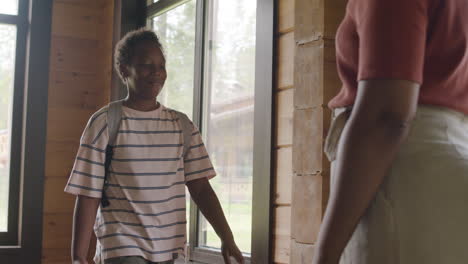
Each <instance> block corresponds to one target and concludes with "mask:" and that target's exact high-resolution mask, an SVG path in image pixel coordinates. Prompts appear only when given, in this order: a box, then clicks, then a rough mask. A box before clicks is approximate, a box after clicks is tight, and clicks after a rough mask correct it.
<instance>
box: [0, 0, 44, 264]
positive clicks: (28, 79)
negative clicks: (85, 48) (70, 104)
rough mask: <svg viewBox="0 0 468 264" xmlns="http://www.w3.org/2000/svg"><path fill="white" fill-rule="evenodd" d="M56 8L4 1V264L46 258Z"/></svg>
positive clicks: (0, 91)
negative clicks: (46, 177) (47, 137)
mask: <svg viewBox="0 0 468 264" xmlns="http://www.w3.org/2000/svg"><path fill="white" fill-rule="evenodd" d="M33 2H34V3H33ZM51 9H52V1H51V0H44V1H40V3H38V1H28V0H2V4H1V5H0V95H1V96H0V262H2V263H3V262H5V263H37V262H39V261H40V256H41V255H40V253H41V252H40V250H41V246H40V245H41V241H42V238H41V229H40V228H39V229H38V227H41V226H42V199H43V193H42V192H43V179H44V160H45V159H44V156H45V135H46V119H47V89H48V74H49V67H48V65H49V63H48V62H49V48H50V25H51ZM25 234H27V236H26V235H25ZM26 252H27V254H26Z"/></svg>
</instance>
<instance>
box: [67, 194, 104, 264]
mask: <svg viewBox="0 0 468 264" xmlns="http://www.w3.org/2000/svg"><path fill="white" fill-rule="evenodd" d="M100 202H101V199H97V198H90V197H86V196H81V195H78V196H77V197H76V202H75V211H74V214H73V237H72V252H71V255H72V261H73V263H74V264H87V263H88V262H87V256H88V249H89V243H90V241H91V236H92V232H93V226H94V222H95V220H96V213H97V209H98V208H99V203H100Z"/></svg>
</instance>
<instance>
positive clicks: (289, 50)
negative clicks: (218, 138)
mask: <svg viewBox="0 0 468 264" xmlns="http://www.w3.org/2000/svg"><path fill="white" fill-rule="evenodd" d="M277 2H278V21H277V23H278V26H277V29H278V32H277V34H276V40H277V52H276V53H277V54H276V56H277V81H276V87H275V92H276V105H275V106H276V107H275V108H276V131H275V133H276V144H275V150H274V151H275V157H276V170H275V171H276V173H275V184H276V187H275V189H276V191H275V194H276V195H275V200H274V208H275V210H274V214H275V216H274V217H275V221H274V223H275V228H274V247H273V250H274V262H275V263H291V264H302V263H311V261H312V256H313V247H314V243H315V241H316V237H317V234H318V230H319V227H320V223H321V220H322V216H323V212H324V210H325V206H326V201H327V199H328V193H329V179H330V164H329V163H328V161H327V160H326V158H325V156H324V155H323V154H322V153H323V141H324V139H325V136H326V134H327V131H328V127H329V124H330V115H331V112H330V111H329V110H328V108H327V106H326V104H327V102H328V101H329V100H330V99H331V98H332V96H334V95H335V94H336V93H337V91H338V89H339V88H340V85H341V84H340V80H339V78H338V75H337V72H336V62H335V42H334V38H335V33H336V29H337V27H338V25H339V23H340V22H341V19H342V18H343V15H344V10H345V5H346V1H345V0H278V1H277Z"/></svg>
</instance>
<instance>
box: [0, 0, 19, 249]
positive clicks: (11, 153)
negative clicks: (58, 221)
mask: <svg viewBox="0 0 468 264" xmlns="http://www.w3.org/2000/svg"><path fill="white" fill-rule="evenodd" d="M18 7H19V6H18V1H17V0H16V1H15V0H7V1H6V2H4V3H2V5H1V6H0V14H1V15H0V18H1V20H0V21H1V22H0V95H1V96H0V236H1V240H0V243H1V244H2V245H9V244H15V243H17V234H18V206H19V204H18V193H19V175H18V172H19V170H18V169H19V168H18V167H17V164H15V163H14V160H18V159H19V157H18V153H19V151H18V150H19V147H20V142H18V138H14V137H13V134H12V131H19V130H21V126H20V125H21V123H18V122H13V115H14V114H16V115H17V113H16V112H17V111H20V110H19V109H18V107H14V103H15V100H14V99H15V97H21V96H22V93H21V90H20V89H14V88H15V81H16V83H18V82H19V81H18V80H15V72H17V71H18V70H19V71H22V72H23V71H24V70H22V69H20V68H21V66H20V65H21V62H20V61H19V60H20V59H19V57H21V56H17V52H18V53H21V52H24V51H23V49H24V46H23V45H24V43H21V42H20V41H19V39H21V37H22V36H21V35H23V34H24V33H25V32H18V31H19V28H18V26H19V19H21V16H20V15H21V14H20V15H19V14H18ZM2 20H3V21H2ZM16 87H18V86H16ZM14 109H15V113H14V111H13V110H14Z"/></svg>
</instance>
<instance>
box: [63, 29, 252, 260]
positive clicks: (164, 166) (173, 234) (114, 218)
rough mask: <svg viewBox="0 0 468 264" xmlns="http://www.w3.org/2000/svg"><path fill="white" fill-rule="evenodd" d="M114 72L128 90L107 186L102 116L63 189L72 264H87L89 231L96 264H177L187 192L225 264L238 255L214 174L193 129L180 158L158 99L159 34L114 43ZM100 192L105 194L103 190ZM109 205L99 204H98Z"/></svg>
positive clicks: (179, 145)
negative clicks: (70, 214)
mask: <svg viewBox="0 0 468 264" xmlns="http://www.w3.org/2000/svg"><path fill="white" fill-rule="evenodd" d="M115 67H116V70H117V72H118V73H119V75H120V77H121V79H122V81H123V82H124V83H125V84H126V86H127V89H128V97H127V98H126V99H125V100H124V101H123V103H122V107H121V109H122V116H121V124H120V127H119V128H118V134H117V137H116V140H115V143H114V144H113V158H112V162H111V165H110V169H109V176H108V178H107V179H106V184H104V175H105V164H104V163H105V156H106V154H105V152H106V151H105V150H106V147H107V144H108V142H109V133H108V128H107V126H108V124H107V111H108V108H107V107H104V108H103V109H101V110H100V111H98V112H97V113H95V114H94V115H93V116H92V117H91V119H90V121H89V122H88V125H87V126H86V129H85V131H84V132H83V136H82V138H81V142H80V148H79V150H78V154H77V158H76V161H75V165H74V168H73V171H72V174H71V176H70V179H69V181H68V184H67V186H66V187H65V191H66V192H68V193H71V194H75V195H77V199H76V204H75V213H74V224H73V239H72V259H73V263H76V264H85V263H87V261H86V255H87V251H88V247H89V241H90V238H91V230H92V229H93V225H94V231H95V234H96V237H97V238H98V244H97V249H96V255H95V258H94V260H95V262H96V263H99V264H101V263H102V264H115V263H120V264H136V263H174V259H175V258H176V257H177V254H183V252H184V246H185V243H186V234H185V233H186V219H185V210H186V209H185V187H184V185H186V186H187V187H188V189H189V192H190V194H191V196H192V199H193V200H194V201H195V203H196V204H197V205H198V206H199V208H200V210H201V212H202V213H203V214H204V215H205V217H206V218H207V220H208V221H209V222H210V223H211V224H212V226H213V228H214V229H215V231H216V233H217V234H218V236H219V237H220V238H221V241H222V248H221V250H222V254H223V258H224V260H225V262H226V263H231V262H230V257H231V256H232V257H234V258H235V259H236V260H237V261H238V262H239V263H243V258H242V254H241V252H240V250H239V249H238V247H237V246H236V244H235V242H234V238H233V235H232V232H231V230H230V228H229V225H228V224H227V221H226V218H225V216H224V214H223V212H222V209H221V206H220V203H219V201H218V198H217V196H216V194H215V193H214V191H213V189H212V188H211V186H210V184H209V182H208V179H210V178H212V177H214V176H215V175H216V173H215V171H214V169H213V166H212V164H211V162H210V160H209V157H208V154H207V151H206V149H205V147H204V145H203V142H202V139H201V136H200V133H199V132H198V130H197V128H196V127H195V126H194V125H193V124H190V127H191V130H192V131H190V133H191V138H190V145H189V146H190V147H189V148H188V149H187V153H186V154H185V155H184V154H183V152H184V142H183V141H184V137H183V132H184V131H183V126H182V125H181V122H182V121H181V120H179V118H178V116H179V115H178V114H177V113H176V112H175V111H174V110H171V109H168V108H166V107H164V106H163V105H161V104H159V103H158V102H157V101H156V96H157V95H158V94H159V92H160V91H161V89H162V87H163V85H164V82H165V80H166V77H167V74H166V69H165V58H164V54H163V52H162V47H161V44H160V42H159V40H158V38H157V36H156V34H155V33H154V32H152V31H149V30H143V29H140V30H137V31H133V32H130V33H128V34H127V35H126V36H125V37H124V38H123V39H122V40H121V41H120V42H119V43H118V44H117V48H116V52H115ZM103 188H104V192H103ZM103 193H104V194H105V197H106V198H107V200H108V201H109V202H110V204H109V206H102V205H101V206H99V205H100V202H101V198H103Z"/></svg>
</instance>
